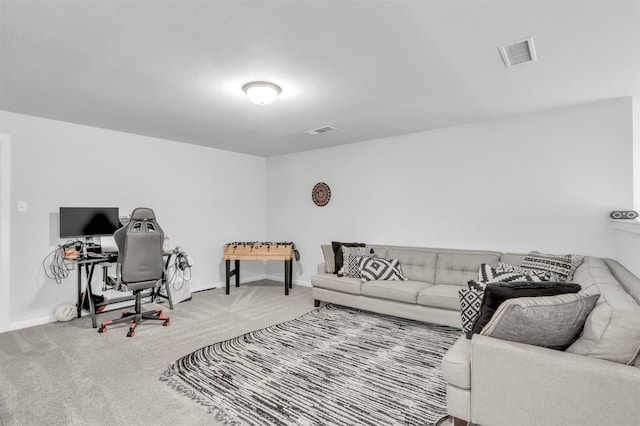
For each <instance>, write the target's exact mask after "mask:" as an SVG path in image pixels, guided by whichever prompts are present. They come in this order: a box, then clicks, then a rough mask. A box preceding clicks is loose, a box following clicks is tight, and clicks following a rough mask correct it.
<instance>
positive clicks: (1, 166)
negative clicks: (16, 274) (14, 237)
mask: <svg viewBox="0 0 640 426" xmlns="http://www.w3.org/2000/svg"><path fill="white" fill-rule="evenodd" d="M10 282H11V136H9V135H7V134H4V133H0V333H2V332H3V331H8V330H9V329H10V327H9V308H10V299H9V296H10V294H9V290H10V285H9V283H10Z"/></svg>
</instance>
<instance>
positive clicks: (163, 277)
mask: <svg viewBox="0 0 640 426" xmlns="http://www.w3.org/2000/svg"><path fill="white" fill-rule="evenodd" d="M170 261H171V255H169V256H167V260H166V262H165V263H164V272H162V282H163V283H164V288H165V290H167V299H168V300H169V309H171V310H173V299H172V298H171V289H170V288H169V287H170V285H169V282H167V270H168V268H169V262H170ZM160 287H161V288H162V286H160ZM161 288H159V289H158V294H159V293H160V289H161ZM154 299H155V297H151V301H153V300H154Z"/></svg>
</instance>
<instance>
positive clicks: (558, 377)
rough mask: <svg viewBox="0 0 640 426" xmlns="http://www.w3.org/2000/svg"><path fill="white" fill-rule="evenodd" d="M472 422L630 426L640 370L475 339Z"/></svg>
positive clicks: (638, 414)
mask: <svg viewBox="0 0 640 426" xmlns="http://www.w3.org/2000/svg"><path fill="white" fill-rule="evenodd" d="M471 345H472V349H471V350H472V368H471V420H472V421H473V422H474V423H477V424H482V425H495V426H500V425H519V426H526V425H532V426H534V425H535V426H537V425H542V424H548V425H569V424H579V425H583V426H584V425H604V424H610V425H630V424H637V423H636V422H637V421H638V419H639V418H640V403H639V401H640V399H639V398H640V396H639V395H640V368H637V367H634V366H629V365H624V364H619V363H615V362H611V361H605V360H601V359H596V358H591V357H587V356H583V355H576V354H571V353H567V352H562V351H556V350H551V349H546V348H541V347H537V346H531V345H526V344H522V343H514V342H508V341H505V340H499V339H495V338H492V337H487V336H480V335H474V336H473V340H472V342H471Z"/></svg>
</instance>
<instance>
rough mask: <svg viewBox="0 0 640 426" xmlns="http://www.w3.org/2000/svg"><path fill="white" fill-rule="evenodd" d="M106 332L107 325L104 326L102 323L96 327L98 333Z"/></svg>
mask: <svg viewBox="0 0 640 426" xmlns="http://www.w3.org/2000/svg"><path fill="white" fill-rule="evenodd" d="M106 332H107V327H105V326H104V325H101V326H100V328H99V329H98V333H106Z"/></svg>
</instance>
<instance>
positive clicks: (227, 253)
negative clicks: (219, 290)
mask: <svg viewBox="0 0 640 426" xmlns="http://www.w3.org/2000/svg"><path fill="white" fill-rule="evenodd" d="M223 253H224V260H225V263H226V285H227V293H226V294H229V284H230V281H231V277H232V276H235V277H236V287H240V261H241V260H282V261H284V294H285V295H286V296H288V295H289V289H290V288H292V276H293V258H294V256H296V257H297V250H296V249H295V245H294V244H293V243H290V242H279V243H272V242H257V241H254V242H235V243H229V244H225V245H224V249H223ZM232 260H233V261H234V269H233V270H231V261H232Z"/></svg>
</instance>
